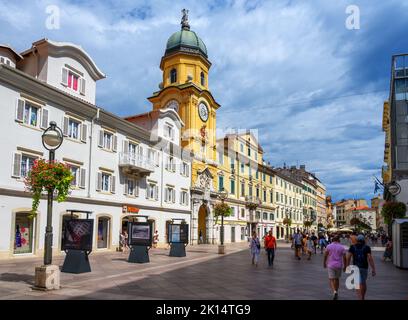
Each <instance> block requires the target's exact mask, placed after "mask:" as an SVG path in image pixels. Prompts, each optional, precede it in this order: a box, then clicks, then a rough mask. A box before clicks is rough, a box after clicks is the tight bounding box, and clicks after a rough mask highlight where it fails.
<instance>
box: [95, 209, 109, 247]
mask: <svg viewBox="0 0 408 320" xmlns="http://www.w3.org/2000/svg"><path fill="white" fill-rule="evenodd" d="M109 224H110V218H108V217H101V218H99V219H98V244H97V247H98V249H106V248H108V247H109Z"/></svg>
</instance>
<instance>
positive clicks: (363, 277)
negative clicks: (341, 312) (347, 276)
mask: <svg viewBox="0 0 408 320" xmlns="http://www.w3.org/2000/svg"><path fill="white" fill-rule="evenodd" d="M351 257H353V265H355V266H357V267H358V269H359V278H360V288H359V289H357V293H358V297H359V298H360V300H364V299H365V295H366V292H367V277H368V266H369V265H370V267H371V274H372V276H373V277H374V276H375V275H376V272H375V265H374V259H373V257H372V255H371V248H370V246H368V245H366V244H365V240H364V235H362V234H360V235H358V236H357V243H356V244H354V245H351V246H350V249H349V251H348V253H347V266H349V265H350V260H351Z"/></svg>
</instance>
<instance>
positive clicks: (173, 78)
mask: <svg viewBox="0 0 408 320" xmlns="http://www.w3.org/2000/svg"><path fill="white" fill-rule="evenodd" d="M175 82H177V70H176V69H171V71H170V83H175Z"/></svg>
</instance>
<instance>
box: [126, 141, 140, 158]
mask: <svg viewBox="0 0 408 320" xmlns="http://www.w3.org/2000/svg"><path fill="white" fill-rule="evenodd" d="M127 151H128V153H129V154H130V155H131V156H133V157H134V156H135V155H137V154H139V145H138V144H135V143H131V142H129V146H128V150H127Z"/></svg>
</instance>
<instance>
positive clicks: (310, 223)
mask: <svg viewBox="0 0 408 320" xmlns="http://www.w3.org/2000/svg"><path fill="white" fill-rule="evenodd" d="M303 225H304V226H305V227H310V226H311V225H312V221H304V222H303Z"/></svg>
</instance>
